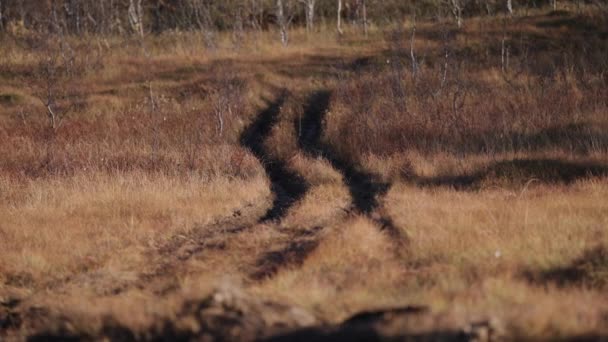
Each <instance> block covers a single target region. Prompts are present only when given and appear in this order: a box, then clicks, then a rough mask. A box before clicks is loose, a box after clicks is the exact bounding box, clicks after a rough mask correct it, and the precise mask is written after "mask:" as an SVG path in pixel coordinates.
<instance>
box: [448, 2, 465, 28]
mask: <svg viewBox="0 0 608 342" xmlns="http://www.w3.org/2000/svg"><path fill="white" fill-rule="evenodd" d="M450 5H451V7H452V14H453V15H454V19H456V25H458V28H461V27H462V4H461V3H460V0H450Z"/></svg>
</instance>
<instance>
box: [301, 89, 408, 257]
mask: <svg viewBox="0 0 608 342" xmlns="http://www.w3.org/2000/svg"><path fill="white" fill-rule="evenodd" d="M331 96H332V93H331V92H330V91H328V90H319V91H316V92H314V93H313V94H312V95H311V96H310V97H309V99H308V101H307V103H306V106H305V107H304V117H303V118H302V120H301V121H297V122H296V123H295V124H296V126H297V128H298V129H297V131H299V132H301V133H300V136H299V137H298V146H299V147H300V148H301V149H302V150H303V151H304V152H306V153H308V154H310V155H312V156H316V157H323V158H325V159H326V160H327V161H329V163H330V164H331V165H332V167H333V168H335V169H336V170H338V171H339V172H340V173H341V174H342V175H343V176H344V182H345V183H346V186H347V187H348V189H349V192H350V195H351V197H352V200H353V205H354V207H355V211H356V212H357V213H359V214H363V215H367V216H369V217H370V218H371V219H372V220H373V221H374V222H375V223H376V224H377V225H378V226H380V229H381V230H383V231H386V232H387V233H388V234H389V235H390V236H391V238H393V241H395V243H396V244H397V246H401V245H402V244H403V243H404V242H405V241H406V239H405V236H404V235H403V233H402V232H401V231H400V230H399V228H398V227H396V226H395V224H394V223H393V221H392V219H391V218H390V217H389V216H388V215H387V214H385V213H383V210H382V207H381V206H380V203H379V198H380V197H382V196H384V195H386V193H387V192H388V190H389V189H390V184H388V183H385V182H381V181H379V180H377V176H375V175H374V174H372V173H368V172H364V171H361V170H359V169H358V168H357V166H356V165H355V164H353V163H351V162H349V161H348V160H346V159H345V158H342V157H341V156H340V155H339V153H337V152H336V151H335V150H334V149H333V148H332V146H330V145H328V144H325V143H323V142H322V139H321V137H322V135H323V121H324V120H325V113H326V112H327V110H328V109H329V105H330V101H331ZM298 126H299V127H298Z"/></svg>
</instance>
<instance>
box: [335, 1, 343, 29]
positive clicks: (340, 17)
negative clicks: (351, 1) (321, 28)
mask: <svg viewBox="0 0 608 342" xmlns="http://www.w3.org/2000/svg"><path fill="white" fill-rule="evenodd" d="M336 25H337V29H338V33H339V34H340V35H342V34H343V33H344V31H342V0H338V21H337V24H336Z"/></svg>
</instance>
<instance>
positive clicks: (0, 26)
mask: <svg viewBox="0 0 608 342" xmlns="http://www.w3.org/2000/svg"><path fill="white" fill-rule="evenodd" d="M0 31H4V18H3V17H2V0H0Z"/></svg>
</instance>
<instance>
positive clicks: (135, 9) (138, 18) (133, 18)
mask: <svg viewBox="0 0 608 342" xmlns="http://www.w3.org/2000/svg"><path fill="white" fill-rule="evenodd" d="M141 2H142V0H129V9H128V11H129V22H130V23H131V27H132V28H133V31H135V32H137V33H138V34H139V36H140V37H141V38H143V37H144V23H143V19H144V15H143V9H142V5H141Z"/></svg>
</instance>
